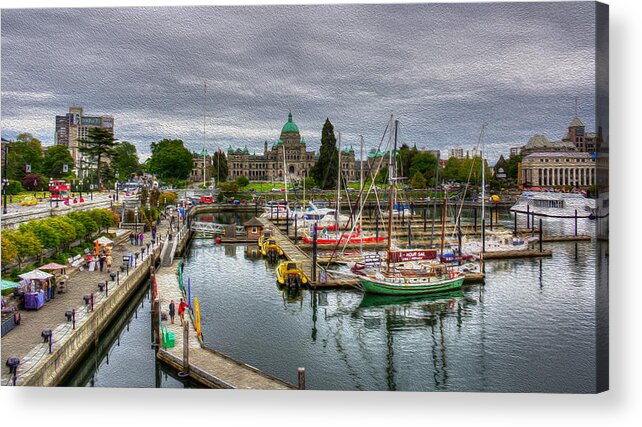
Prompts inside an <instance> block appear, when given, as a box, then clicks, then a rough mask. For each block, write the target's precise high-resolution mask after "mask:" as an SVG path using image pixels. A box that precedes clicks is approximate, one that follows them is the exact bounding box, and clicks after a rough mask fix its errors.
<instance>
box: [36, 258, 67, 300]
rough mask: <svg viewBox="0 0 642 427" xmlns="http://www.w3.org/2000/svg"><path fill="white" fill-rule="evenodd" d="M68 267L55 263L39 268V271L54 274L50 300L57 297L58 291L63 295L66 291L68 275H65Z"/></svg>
mask: <svg viewBox="0 0 642 427" xmlns="http://www.w3.org/2000/svg"><path fill="white" fill-rule="evenodd" d="M67 268H68V267H67V266H66V265H62V264H58V263H55V262H50V263H49V264H45V265H43V266H41V267H38V270H41V271H51V272H52V274H53V278H52V281H51V285H52V286H51V288H52V290H51V295H50V296H49V298H55V295H56V290H57V291H58V293H59V294H60V293H62V292H63V291H64V287H65V282H66V281H67V278H68V277H67V275H66V274H65V270H66V269H67Z"/></svg>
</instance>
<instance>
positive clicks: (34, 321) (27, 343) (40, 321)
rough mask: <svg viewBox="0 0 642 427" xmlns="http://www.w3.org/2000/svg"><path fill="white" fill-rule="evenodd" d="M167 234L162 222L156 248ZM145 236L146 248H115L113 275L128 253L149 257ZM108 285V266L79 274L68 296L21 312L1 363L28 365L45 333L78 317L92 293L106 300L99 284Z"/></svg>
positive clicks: (148, 234)
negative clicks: (68, 315) (12, 360)
mask: <svg viewBox="0 0 642 427" xmlns="http://www.w3.org/2000/svg"><path fill="white" fill-rule="evenodd" d="M168 231H169V220H163V221H162V222H161V224H160V225H159V226H158V227H157V236H156V239H157V241H156V245H158V244H159V241H160V240H161V237H163V238H164V237H165V235H166V234H167V232H168ZM132 232H133V230H132ZM139 233H140V231H139ZM144 235H145V238H144V239H143V242H144V245H143V246H136V245H131V244H130V243H129V238H128V239H127V240H126V241H125V243H123V244H121V245H118V246H114V248H113V250H112V258H113V264H112V268H111V270H112V272H116V271H119V270H120V266H121V264H122V257H123V255H127V254H128V253H132V254H133V253H135V252H138V253H139V254H140V250H141V248H142V247H145V257H147V255H148V252H147V243H151V232H149V231H148V232H146V233H144ZM150 249H151V245H150ZM131 272H132V267H130V274H131ZM124 277H125V273H121V274H120V279H121V280H123V279H124ZM105 281H110V283H111V278H110V277H109V274H108V273H107V267H106V266H105V267H104V269H103V271H102V272H100V271H92V272H90V271H87V270H85V271H77V272H76V273H74V274H72V275H71V276H70V277H69V279H68V280H67V281H66V284H65V292H64V293H62V294H56V296H55V298H53V299H51V300H50V301H48V302H47V303H46V304H45V305H44V306H43V307H42V308H41V309H40V310H37V311H32V310H20V315H21V322H20V325H17V326H16V327H15V328H14V329H13V330H11V331H9V333H7V334H6V335H4V336H3V337H2V341H1V346H2V352H1V355H2V361H3V362H4V361H6V360H7V358H8V357H11V356H14V357H18V358H19V359H20V361H21V365H22V364H23V363H24V362H25V360H24V358H25V357H26V356H27V355H28V354H29V353H30V352H31V351H32V350H33V349H34V347H36V346H39V345H41V344H43V338H42V337H41V335H40V334H41V333H42V331H43V330H45V329H51V330H54V329H55V328H56V327H57V326H58V325H60V324H65V323H68V322H67V319H66V317H65V312H66V311H68V310H72V309H74V308H75V309H76V312H77V313H78V312H79V309H80V308H81V307H83V306H84V305H85V302H84V300H83V296H84V295H88V294H91V293H92V292H93V293H94V294H95V296H98V295H101V296H102V297H104V292H100V290H99V288H98V283H103V284H104V283H105ZM83 312H84V310H83ZM69 323H71V322H69ZM53 341H54V342H55V341H56V337H55V336H54V337H53ZM3 365H4V363H3ZM6 369H7V368H6V367H4V366H3V370H6Z"/></svg>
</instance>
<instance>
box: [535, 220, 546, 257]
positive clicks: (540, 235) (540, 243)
mask: <svg viewBox="0 0 642 427" xmlns="http://www.w3.org/2000/svg"><path fill="white" fill-rule="evenodd" d="M533 221H535V218H533ZM543 234H544V233H542V218H540V219H539V251H540V252H542V237H543Z"/></svg>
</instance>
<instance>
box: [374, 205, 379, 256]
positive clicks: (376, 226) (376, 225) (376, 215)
mask: <svg viewBox="0 0 642 427" xmlns="http://www.w3.org/2000/svg"><path fill="white" fill-rule="evenodd" d="M375 242H377V243H379V210H378V209H377V212H376V213H375ZM376 248H377V249H376V252H377V253H379V245H378V244H377V246H376Z"/></svg>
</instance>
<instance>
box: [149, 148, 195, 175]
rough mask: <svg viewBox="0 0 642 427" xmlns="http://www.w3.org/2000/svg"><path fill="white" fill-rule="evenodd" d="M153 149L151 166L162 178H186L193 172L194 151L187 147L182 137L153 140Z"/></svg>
mask: <svg viewBox="0 0 642 427" xmlns="http://www.w3.org/2000/svg"><path fill="white" fill-rule="evenodd" d="M151 150H152V157H151V159H150V162H149V168H150V170H151V172H153V173H155V174H157V175H158V176H159V177H160V178H178V179H186V178H187V177H188V176H189V174H190V173H191V172H192V168H193V167H194V162H193V161H192V153H190V151H189V150H188V149H187V148H185V146H184V145H183V141H181V140H180V139H163V140H161V141H159V142H157V143H156V142H153V143H152V145H151Z"/></svg>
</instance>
